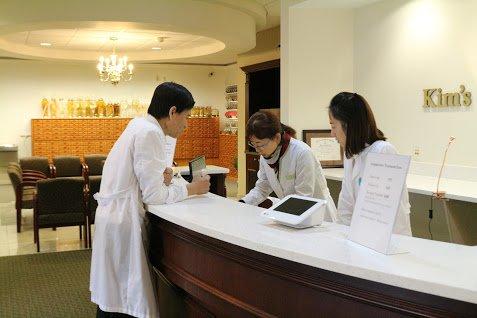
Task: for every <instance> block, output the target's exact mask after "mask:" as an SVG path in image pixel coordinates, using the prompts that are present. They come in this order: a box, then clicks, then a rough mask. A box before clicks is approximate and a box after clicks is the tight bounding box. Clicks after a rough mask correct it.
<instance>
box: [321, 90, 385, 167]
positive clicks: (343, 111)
mask: <svg viewBox="0 0 477 318" xmlns="http://www.w3.org/2000/svg"><path fill="white" fill-rule="evenodd" d="M329 111H330V113H331V115H332V116H333V117H334V118H335V119H337V120H339V121H340V122H341V125H342V126H343V130H344V131H345V133H346V146H345V154H346V158H351V157H352V156H353V155H357V154H359V153H360V152H361V151H363V149H364V148H366V145H371V144H372V143H373V142H375V141H377V140H386V137H384V134H383V133H382V131H381V130H379V129H378V127H377V126H376V120H375V119H374V115H373V112H372V111H371V107H369V104H368V102H367V101H366V100H365V99H364V97H363V96H361V95H359V94H356V93H348V92H341V93H339V94H338V95H336V96H335V97H333V99H331V102H330V107H329Z"/></svg>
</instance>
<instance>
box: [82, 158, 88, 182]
mask: <svg viewBox="0 0 477 318" xmlns="http://www.w3.org/2000/svg"><path fill="white" fill-rule="evenodd" d="M81 166H82V169H81V170H82V172H81V173H82V175H83V178H84V181H85V183H86V184H89V167H88V165H87V164H86V163H82V164H81Z"/></svg>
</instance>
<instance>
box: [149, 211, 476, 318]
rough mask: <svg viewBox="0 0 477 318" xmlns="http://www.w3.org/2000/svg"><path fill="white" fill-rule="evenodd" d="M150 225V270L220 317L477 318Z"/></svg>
mask: <svg viewBox="0 0 477 318" xmlns="http://www.w3.org/2000/svg"><path fill="white" fill-rule="evenodd" d="M224 212H225V211H224ZM148 218H149V220H150V229H151V230H150V231H149V233H150V242H151V246H150V256H151V261H152V264H153V266H154V267H155V268H157V269H158V270H160V271H161V272H162V273H163V275H164V276H165V277H167V279H168V280H170V281H171V282H172V283H173V284H175V285H176V286H178V287H179V288H180V289H182V290H183V291H184V293H185V294H186V295H187V297H190V298H191V299H193V300H194V304H195V306H196V308H202V309H201V310H203V312H210V313H211V314H213V315H214V316H217V317H256V316H258V317H476V313H477V305H475V304H470V303H464V302H460V301H456V300H451V299H447V298H442V297H438V296H434V295H429V294H424V293H419V292H415V291H411V290H407V289H403V288H398V287H394V286H389V285H385V284H380V283H376V282H372V281H367V280H363V279H359V278H355V277H351V276H347V275H343V274H339V273H335V272H331V271H327V270H323V269H319V268H315V267H311V266H307V265H303V264H299V263H295V262H292V261H288V260H284V259H281V258H277V257H273V256H270V255H266V254H263V253H258V252H255V251H252V250H248V249H245V248H242V247H238V246H235V245H232V244H229V243H225V242H223V241H220V240H217V239H213V238H210V237H207V236H204V235H201V234H198V233H196V232H193V231H190V230H188V229H185V228H183V227H180V226H178V225H175V224H172V223H170V222H167V221H165V220H163V219H161V218H159V217H157V216H154V215H152V214H150V213H148ZM317 248H319V246H317ZM197 306H198V307H197Z"/></svg>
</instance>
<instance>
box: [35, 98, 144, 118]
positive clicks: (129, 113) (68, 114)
mask: <svg viewBox="0 0 477 318" xmlns="http://www.w3.org/2000/svg"><path fill="white" fill-rule="evenodd" d="M41 112H42V116H43V118H82V117H91V118H92V117H136V116H143V115H145V114H146V112H147V105H146V104H144V103H140V102H139V101H138V100H132V101H131V102H128V101H122V102H121V103H106V102H105V101H104V100H103V99H102V98H100V99H97V100H94V99H81V98H78V99H68V100H65V99H63V98H59V99H56V98H51V99H47V98H43V99H42V100H41Z"/></svg>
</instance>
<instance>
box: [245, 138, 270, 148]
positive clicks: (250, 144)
mask: <svg viewBox="0 0 477 318" xmlns="http://www.w3.org/2000/svg"><path fill="white" fill-rule="evenodd" d="M270 141H272V140H271V139H269V140H268V141H267V142H266V143H264V144H263V145H260V146H258V145H255V144H254V143H252V142H251V141H249V142H247V144H248V145H249V146H250V147H252V148H255V149H263V148H265V147H266V146H267V145H268V144H269V143H270Z"/></svg>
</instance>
